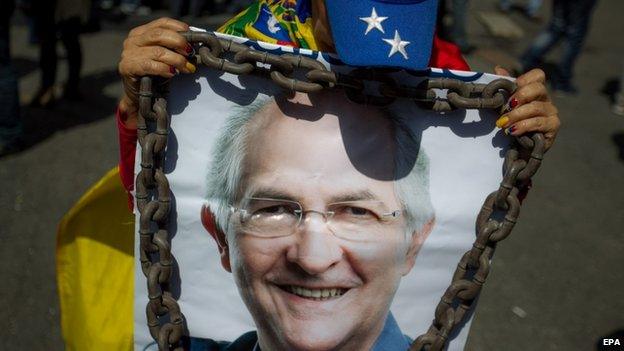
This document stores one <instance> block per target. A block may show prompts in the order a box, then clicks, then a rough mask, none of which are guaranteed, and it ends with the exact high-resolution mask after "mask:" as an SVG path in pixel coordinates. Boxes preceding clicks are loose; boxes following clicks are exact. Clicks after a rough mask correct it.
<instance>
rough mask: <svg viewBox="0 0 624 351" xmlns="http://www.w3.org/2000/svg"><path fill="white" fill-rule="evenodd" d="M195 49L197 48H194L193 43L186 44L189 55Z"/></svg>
mask: <svg viewBox="0 0 624 351" xmlns="http://www.w3.org/2000/svg"><path fill="white" fill-rule="evenodd" d="M194 51H195V49H193V47H192V46H191V44H186V53H187V54H188V55H190V54H192V53H193V52H194Z"/></svg>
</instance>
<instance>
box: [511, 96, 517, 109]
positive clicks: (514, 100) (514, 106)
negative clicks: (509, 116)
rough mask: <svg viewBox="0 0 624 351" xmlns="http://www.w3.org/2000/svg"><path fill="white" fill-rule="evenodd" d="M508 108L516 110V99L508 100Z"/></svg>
mask: <svg viewBox="0 0 624 351" xmlns="http://www.w3.org/2000/svg"><path fill="white" fill-rule="evenodd" d="M509 106H510V107H511V108H516V106H518V99H516V98H511V100H509Z"/></svg>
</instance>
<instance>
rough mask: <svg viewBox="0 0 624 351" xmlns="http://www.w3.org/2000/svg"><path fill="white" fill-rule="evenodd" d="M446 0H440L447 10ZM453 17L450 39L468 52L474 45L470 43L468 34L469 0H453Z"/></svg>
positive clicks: (463, 50)
mask: <svg viewBox="0 0 624 351" xmlns="http://www.w3.org/2000/svg"><path fill="white" fill-rule="evenodd" d="M444 3H445V1H444V0H443V1H440V4H442V6H441V8H443V9H444V10H446V9H447V8H448V7H447V6H444ZM451 6H452V11H451V18H452V24H451V28H450V36H449V39H450V41H452V42H453V43H455V45H457V46H458V47H459V49H460V50H461V52H462V53H464V54H468V53H470V52H471V51H472V50H474V47H473V46H472V45H470V44H468V36H467V34H466V20H467V18H468V6H469V1H468V0H451Z"/></svg>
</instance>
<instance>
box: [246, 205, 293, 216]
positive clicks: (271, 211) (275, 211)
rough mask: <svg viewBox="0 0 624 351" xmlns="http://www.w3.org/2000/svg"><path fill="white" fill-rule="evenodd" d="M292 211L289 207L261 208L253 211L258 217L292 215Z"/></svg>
mask: <svg viewBox="0 0 624 351" xmlns="http://www.w3.org/2000/svg"><path fill="white" fill-rule="evenodd" d="M292 212H293V211H292V209H291V208H290V207H289V206H285V205H275V206H268V207H263V208H260V209H258V210H256V211H255V214H258V215H280V214H286V213H292Z"/></svg>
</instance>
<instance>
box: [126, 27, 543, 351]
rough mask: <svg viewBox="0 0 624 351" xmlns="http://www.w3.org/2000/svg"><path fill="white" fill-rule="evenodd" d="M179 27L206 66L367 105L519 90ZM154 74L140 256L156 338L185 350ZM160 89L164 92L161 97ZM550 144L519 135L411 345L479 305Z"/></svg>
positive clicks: (421, 346)
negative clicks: (329, 62) (342, 61)
mask: <svg viewBox="0 0 624 351" xmlns="http://www.w3.org/2000/svg"><path fill="white" fill-rule="evenodd" d="M182 35H183V36H184V37H185V38H186V39H187V41H188V42H189V43H191V44H192V45H193V46H194V47H195V48H196V49H197V50H196V52H197V54H196V55H195V57H192V58H191V59H192V60H196V61H197V63H201V64H203V65H205V66H207V67H210V68H213V69H216V70H220V71H224V72H228V73H232V74H236V75H246V74H256V75H266V76H268V77H269V78H270V79H271V80H272V81H273V82H275V83H276V84H277V85H279V86H280V87H282V88H284V89H287V90H290V91H298V92H304V93H312V92H316V91H320V90H323V89H333V88H341V89H343V90H344V91H345V93H346V95H347V97H348V98H349V99H351V100H352V101H354V102H357V103H361V104H371V105H378V106H383V105H389V104H391V103H393V102H394V101H395V100H396V99H397V98H404V99H409V100H412V101H414V102H416V103H417V104H419V105H420V106H421V107H423V108H426V109H431V110H433V111H436V112H445V111H452V110H454V109H498V108H500V107H502V106H503V105H504V104H505V102H506V101H507V99H508V97H509V96H510V95H511V93H513V91H514V90H515V83H513V82H511V81H509V80H506V79H497V80H494V81H492V82H490V83H489V84H475V83H467V82H463V81H460V80H456V79H450V78H431V79H425V80H423V81H422V82H421V83H420V84H419V85H418V86H415V87H413V86H407V85H401V84H398V83H397V82H396V81H395V80H394V79H393V78H392V76H391V73H392V72H394V71H396V70H390V69H369V68H357V69H354V70H353V71H351V72H349V73H348V74H342V73H338V72H333V71H330V70H328V69H327V68H326V67H325V66H324V65H323V64H322V63H320V62H318V61H316V60H315V59H312V58H310V57H306V56H302V55H293V54H288V53H285V54H279V55H277V54H272V53H268V52H263V51H259V50H255V49H253V48H251V47H248V46H247V45H244V44H240V43H236V42H234V41H232V40H227V39H223V38H219V37H217V36H215V35H214V34H212V33H202V32H184V33H182ZM302 78H303V79H302ZM155 81H156V78H155V79H152V78H151V77H143V78H142V79H141V89H140V93H139V105H140V109H139V118H138V139H139V144H140V145H141V150H142V151H141V171H140V172H139V174H138V175H137V178H136V189H137V191H136V199H137V207H138V210H139V213H140V215H139V222H140V225H139V236H140V253H141V257H140V259H141V267H142V268H143V273H144V274H145V276H146V277H147V286H148V294H149V302H148V304H147V308H146V313H147V321H148V327H149V330H150V333H151V335H152V337H153V338H154V340H156V341H157V342H158V347H159V350H161V351H164V350H172V349H173V350H176V351H179V350H183V347H182V343H181V338H182V336H183V335H184V334H185V327H184V316H183V314H182V313H181V311H180V307H179V305H178V303H177V302H176V300H175V298H174V297H173V296H172V294H171V291H170V289H169V279H170V277H171V270H172V264H173V260H174V259H173V255H172V254H171V246H170V243H169V233H168V231H167V227H168V221H169V211H170V209H171V208H170V198H171V195H170V188H169V183H168V181H167V177H166V176H165V173H164V171H163V166H164V157H165V149H166V146H167V135H168V130H169V122H170V120H169V115H168V113H167V103H166V100H165V98H164V96H166V93H167V91H166V90H167V89H166V84H161V86H159V87H158V89H153V88H154V87H153V86H152V84H153V82H155ZM165 83H166V82H165ZM436 90H444V91H446V98H442V97H439V96H438V94H436ZM155 91H159V95H158V96H156V95H155V93H154V92H155ZM148 124H149V125H150V126H151V129H149V130H148ZM544 150H545V143H544V137H543V135H542V134H539V133H535V134H532V136H530V137H529V136H521V137H518V138H516V139H515V141H514V143H513V144H512V147H511V148H510V149H509V150H508V151H507V154H506V156H505V162H504V165H503V171H504V175H503V181H502V182H501V184H500V187H499V189H498V190H496V191H494V192H493V193H491V194H490V195H489V196H488V197H487V198H486V200H485V202H484V204H483V206H482V208H481V211H480V213H479V215H478V217H477V221H476V234H477V237H476V239H475V241H474V243H473V246H472V249H470V250H469V251H467V252H466V253H465V254H464V255H463V256H462V258H461V260H460V262H459V264H458V265H457V269H456V270H455V273H454V274H453V278H452V281H451V284H450V286H449V287H448V288H447V290H446V292H445V293H444V295H443V296H442V298H441V300H440V302H439V303H438V305H437V308H436V310H435V316H434V320H433V322H432V324H431V326H430V327H429V330H428V331H427V332H426V333H425V334H423V335H421V336H419V337H418V338H417V339H416V340H415V341H414V342H413V343H412V345H411V347H410V351H424V350H431V351H437V350H442V349H443V348H444V347H445V345H446V344H447V342H448V339H449V336H450V335H452V334H453V332H454V331H455V329H456V327H457V326H458V325H459V324H460V323H461V322H462V321H463V319H464V317H465V315H466V312H468V311H469V310H470V309H471V308H472V306H473V303H474V301H475V299H476V297H477V296H478V294H479V292H480V291H481V287H482V286H483V284H484V282H485V279H486V278H487V276H488V273H489V270H490V260H491V258H492V255H493V253H494V250H495V248H496V243H497V242H499V241H501V240H503V239H505V238H506V237H507V236H508V235H509V234H510V233H511V230H512V229H513V226H514V225H515V223H516V220H517V218H518V214H519V212H520V200H519V198H518V194H519V193H520V190H519V189H521V187H522V186H523V185H524V184H526V182H527V181H528V180H529V179H530V178H531V177H532V176H533V175H534V174H535V172H536V171H537V169H538V168H539V166H540V164H541V161H542V157H543V155H544ZM499 218H503V219H502V220H499Z"/></svg>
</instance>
